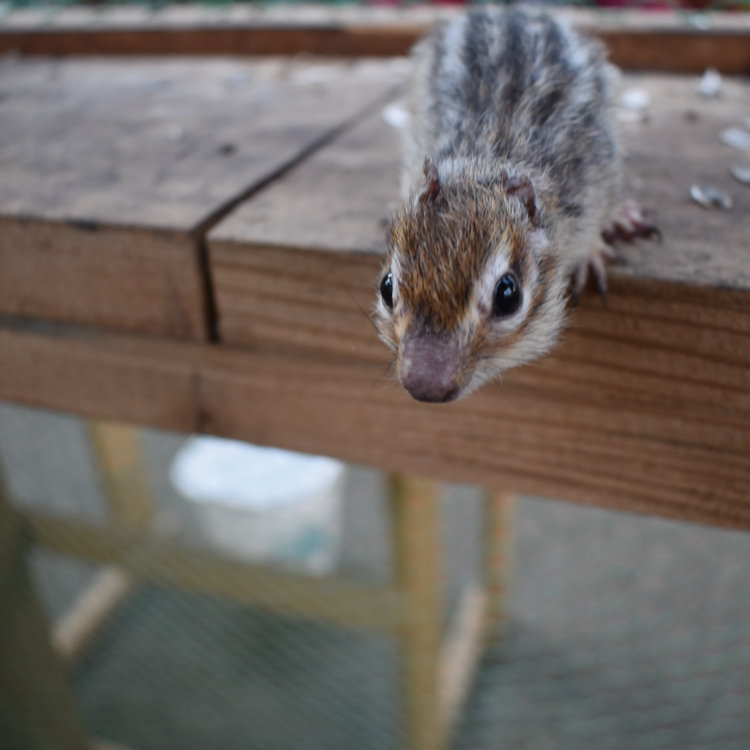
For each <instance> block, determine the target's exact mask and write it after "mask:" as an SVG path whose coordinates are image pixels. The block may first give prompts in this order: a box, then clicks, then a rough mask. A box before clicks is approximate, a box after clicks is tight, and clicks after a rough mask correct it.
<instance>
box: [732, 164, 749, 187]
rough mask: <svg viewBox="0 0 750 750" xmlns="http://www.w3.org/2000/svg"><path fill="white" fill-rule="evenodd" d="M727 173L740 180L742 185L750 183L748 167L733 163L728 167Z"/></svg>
mask: <svg viewBox="0 0 750 750" xmlns="http://www.w3.org/2000/svg"><path fill="white" fill-rule="evenodd" d="M729 174H731V175H732V177H734V179H735V180H737V182H741V183H742V184H743V185H750V167H746V166H742V165H740V164H735V165H734V166H731V167H729Z"/></svg>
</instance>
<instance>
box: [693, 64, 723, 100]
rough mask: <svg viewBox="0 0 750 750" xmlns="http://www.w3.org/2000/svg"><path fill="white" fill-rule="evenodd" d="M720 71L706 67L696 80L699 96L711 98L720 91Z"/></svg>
mask: <svg viewBox="0 0 750 750" xmlns="http://www.w3.org/2000/svg"><path fill="white" fill-rule="evenodd" d="M721 84H722V79H721V73H719V71H718V70H716V69H715V68H706V71H705V72H704V73H703V75H702V76H701V78H700V81H698V93H699V94H700V95H701V96H705V97H708V98H713V97H715V96H718V95H719V93H720V92H721Z"/></svg>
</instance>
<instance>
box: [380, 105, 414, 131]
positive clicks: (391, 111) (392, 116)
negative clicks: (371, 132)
mask: <svg viewBox="0 0 750 750" xmlns="http://www.w3.org/2000/svg"><path fill="white" fill-rule="evenodd" d="M381 114H382V116H383V119H384V120H385V121H386V122H387V123H388V124H389V125H390V126H391V127H393V128H397V129H399V130H403V128H405V127H406V126H407V125H408V124H409V113H408V112H407V111H406V108H405V107H404V105H403V104H401V103H400V102H392V103H391V104H389V105H388V106H387V107H386V108H385V109H384V110H383V112H382V113H381Z"/></svg>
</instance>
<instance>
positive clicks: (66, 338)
mask: <svg viewBox="0 0 750 750" xmlns="http://www.w3.org/2000/svg"><path fill="white" fill-rule="evenodd" d="M654 290H657V291H658V294H654ZM694 291H695V290H693V289H692V288H690V287H686V286H685V285H682V284H671V285H670V284H664V283H660V284H658V285H656V286H651V285H649V284H648V283H637V282H634V281H632V280H627V281H626V280H622V279H618V280H615V282H614V288H613V290H612V295H611V304H610V306H609V307H608V308H607V309H602V308H601V307H600V306H599V305H598V304H596V303H592V304H590V305H586V306H584V307H583V308H582V309H580V310H579V311H578V313H577V314H576V317H575V320H574V325H573V326H572V327H571V328H570V329H569V331H568V333H567V335H566V338H565V341H564V343H563V344H562V345H561V346H560V347H558V349H557V351H556V353H555V355H554V356H550V357H548V358H546V359H544V360H541V361H539V362H538V363H536V364H534V365H531V366H528V367H526V368H522V369H520V370H518V371H516V372H512V373H509V374H508V375H506V377H505V378H504V381H503V383H502V384H496V385H492V386H489V387H487V388H485V389H483V390H482V391H480V392H479V393H477V394H474V395H473V396H472V397H471V398H469V399H466V400H465V401H461V402H459V403H456V404H451V405H449V406H447V407H446V406H435V405H429V404H420V403H417V402H415V401H413V400H412V399H411V398H410V397H409V396H408V395H407V394H406V393H405V392H404V391H403V389H402V388H400V387H399V386H397V385H396V384H395V383H394V382H393V381H392V380H391V379H390V378H389V377H388V376H387V375H385V374H384V371H383V367H382V364H376V363H368V362H366V361H362V362H360V361H357V360H356V359H354V358H349V359H346V360H345V359H343V358H333V357H328V356H323V355H317V356H316V355H314V354H312V353H309V354H302V353H299V354H294V353H291V352H289V353H286V354H281V353H278V354H274V353H270V352H262V351H256V352H249V351H242V350H233V349H231V348H229V347H209V346H205V345H197V344H196V345H192V344H187V343H184V344H181V343H177V342H168V341H156V340H154V341H149V340H140V339H137V338H133V337H125V336H114V335H111V336H99V335H94V334H86V335H73V334H69V335H60V333H59V332H58V335H49V334H43V333H34V332H31V331H23V330H11V329H7V328H6V329H2V330H0V349H1V350H2V351H3V363H2V367H0V398H3V399H9V400H12V401H16V402H20V403H30V404H36V405H39V406H44V407H48V408H57V409H65V410H70V411H74V412H76V413H81V414H83V415H89V416H100V417H102V416H103V417H107V418H112V419H122V420H126V421H132V422H136V423H139V424H146V425H153V426H155V427H162V428H167V429H173V430H179V431H183V432H208V433H211V434H218V435H225V436H230V437H236V438H240V439H246V440H249V441H252V442H256V443H261V444H269V445H279V446H282V447H287V448H290V449H294V450H300V451H307V452H312V453H324V454H329V455H333V456H337V457H339V458H342V459H344V460H348V461H353V462H357V463H364V464H369V465H373V466H378V467H380V468H383V469H388V470H396V471H403V472H409V473H412V474H420V475H424V476H434V477H435V478H438V479H444V480H452V481H464V482H470V483H475V484H478V485H483V486H486V487H488V488H489V489H499V490H513V491H519V492H523V493H531V494H538V495H542V496H547V497H558V498H562V499H569V500H573V501H578V502H583V503H589V504H594V505H603V506H607V507H613V508H619V509H621V510H629V511H637V512H643V513H651V514H658V515H664V516H667V517H671V518H681V519H687V520H692V521H699V522H704V523H713V524H717V525H722V526H733V527H741V528H750V501H749V500H748V497H747V487H748V483H750V299H749V298H748V295H747V293H745V292H739V291H733V290H704V295H703V297H702V298H701V297H700V296H699V297H698V300H697V301H698V304H697V305H694V303H695V301H696V298H695V296H694V294H693V293H694ZM686 293H687V296H688V298H689V299H687V300H686V298H685V297H686ZM685 310H688V311H692V312H693V313H694V314H693V315H692V316H691V315H688V316H687V320H686V319H685V318H684V317H683V315H682V313H683V311H685ZM644 331H647V332H648V334H647V335H645V336H644Z"/></svg>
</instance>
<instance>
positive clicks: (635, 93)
mask: <svg viewBox="0 0 750 750" xmlns="http://www.w3.org/2000/svg"><path fill="white" fill-rule="evenodd" d="M650 103H651V97H650V96H649V93H648V91H646V90H645V89H626V90H625V91H623V92H622V95H621V96H620V104H622V106H623V107H625V109H629V110H632V111H635V112H638V111H640V110H643V109H646V107H648V105H649V104H650Z"/></svg>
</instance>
